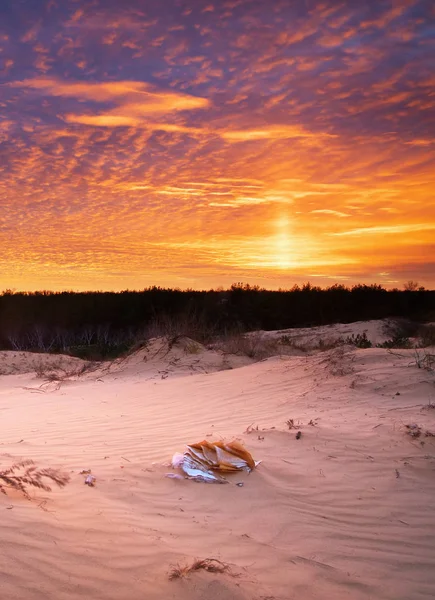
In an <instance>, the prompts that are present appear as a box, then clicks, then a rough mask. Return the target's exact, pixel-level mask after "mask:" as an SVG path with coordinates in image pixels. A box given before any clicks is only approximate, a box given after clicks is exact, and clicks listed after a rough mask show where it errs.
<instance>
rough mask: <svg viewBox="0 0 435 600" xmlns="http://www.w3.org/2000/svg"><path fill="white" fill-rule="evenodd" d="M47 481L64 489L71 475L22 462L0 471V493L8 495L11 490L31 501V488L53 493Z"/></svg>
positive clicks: (26, 461)
mask: <svg viewBox="0 0 435 600" xmlns="http://www.w3.org/2000/svg"><path fill="white" fill-rule="evenodd" d="M47 481H48V482H51V483H54V484H56V485H57V486H58V487H60V488H62V487H64V486H65V485H66V484H67V483H68V482H69V475H67V474H66V473H62V472H61V471H59V470H57V469H40V468H38V467H37V466H36V465H35V463H34V462H33V460H29V459H28V460H22V461H19V462H17V463H14V464H13V465H12V466H10V467H8V468H7V469H4V470H2V471H0V492H1V493H2V494H7V491H6V490H7V488H10V489H13V490H16V491H18V492H21V493H22V494H23V496H25V497H26V498H28V499H30V495H29V491H28V488H29V487H33V488H38V489H41V490H44V491H45V492H51V487H50V485H49V484H48V483H47Z"/></svg>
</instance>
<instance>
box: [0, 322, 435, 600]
mask: <svg viewBox="0 0 435 600" xmlns="http://www.w3.org/2000/svg"><path fill="white" fill-rule="evenodd" d="M378 325H379V324H365V325H364V326H362V325H361V324H358V326H357V327H356V329H355V328H354V329H352V326H349V325H347V326H337V327H338V329H340V327H341V328H343V327H345V328H346V330H350V333H352V332H356V333H358V332H362V331H364V330H366V331H368V337H371V336H376V335H377V333H376V332H379V328H378ZM364 327H365V329H364ZM336 329H337V328H336ZM334 331H335V330H334V328H329V333H334ZM280 334H282V332H280ZM300 334H301V331H300V330H299V333H298V335H300ZM323 334H324V332H322V335H323ZM271 335H272V334H271ZM306 335H309V336H312V335H315V331H314V330H311V331H310V332H307V333H306ZM340 335H342V332H341V330H340ZM346 335H348V333H347V334H346ZM373 341H377V339H374V340H373ZM190 343H191V342H190V341H188V342H185V343H184V344H183V343H182V341H180V343H178V344H177V345H176V346H174V347H172V348H169V347H168V346H167V345H166V346H165V344H164V343H163V342H162V341H161V340H160V341H159V340H155V341H154V342H153V343H152V344H151V345H150V347H149V348H148V349H142V350H140V351H138V352H136V353H135V354H134V355H133V356H131V357H129V358H128V359H123V360H118V361H114V362H113V363H107V364H103V365H99V366H98V367H93V368H92V369H84V370H83V372H82V373H80V370H81V366H82V364H83V363H82V361H80V360H79V359H72V358H70V357H61V358H59V357H53V356H43V355H35V354H28V353H22V352H2V353H0V373H2V375H1V376H0V417H1V420H0V445H1V447H0V467H1V468H5V467H7V466H8V465H10V464H12V463H13V462H14V461H16V460H19V459H21V458H28V459H33V460H35V461H36V462H37V463H38V464H39V465H41V466H47V467H56V468H60V469H62V470H63V471H65V472H67V473H69V475H70V477H71V481H70V483H69V484H68V485H67V486H66V487H65V488H63V489H53V491H52V492H44V491H41V490H30V493H31V496H32V499H31V500H28V499H25V498H23V497H22V496H21V495H20V494H19V493H17V492H14V491H10V490H9V491H8V495H7V496H3V495H0V511H1V513H2V515H3V517H2V535H1V538H0V597H1V598H5V599H6V598H7V599H8V600H28V599H32V600H33V599H35V600H37V599H41V600H42V599H44V600H47V599H50V600H51V599H52V600H77V599H78V598H80V599H83V598H85V599H88V600H100V599H101V600H103V599H104V600H144V599H150V600H154V599H156V598H174V599H175V598H177V599H181V600H184V599H185V600H187V599H193V600H200V599H201V600H241V599H245V600H247V599H255V600H257V599H258V600H260V599H262V600H266V599H269V600H272V599H275V600H284V599H285V600H287V599H304V600H329V599H334V600H342V599H343V600H344V599H352V600H362V599H369V598H371V599H377V600H419V599H423V598H424V599H429V598H433V597H435V544H434V537H435V504H434V498H435V438H433V437H430V436H425V434H424V432H426V431H429V432H435V409H433V408H431V406H430V403H431V402H435V386H434V381H435V378H434V374H433V373H431V372H428V371H426V370H424V369H419V368H418V367H417V365H416V363H415V360H414V357H413V351H412V350H397V351H392V352H390V351H388V350H384V349H379V348H370V349H366V350H360V349H355V348H353V347H350V346H345V347H340V348H335V349H332V350H328V351H326V352H318V353H308V354H305V355H303V354H301V355H295V356H277V357H273V358H269V359H266V360H263V361H261V362H257V363H254V362H252V361H251V360H250V359H247V358H241V357H231V356H224V355H222V353H219V352H217V351H213V350H205V349H203V348H202V347H200V346H199V347H198V348H197V349H192V347H191V346H190V345H189V344H190ZM186 344H188V345H187V346H186ZM59 360H61V367H62V372H63V374H64V375H63V377H61V379H62V380H58V378H56V377H53V376H50V375H49V373H50V372H52V371H53V370H56V369H59ZM36 372H37V373H38V374H36ZM44 373H45V375H44ZM47 374H48V376H47ZM289 419H293V420H294V423H295V425H296V426H297V427H300V429H289V427H288V425H287V424H286V422H287V421H288V420H289ZM309 423H311V424H309ZM407 424H417V425H418V426H420V427H421V428H422V434H421V436H420V437H418V438H414V437H412V436H410V435H409V431H408V429H407V428H406V425H407ZM249 426H250V427H249ZM257 427H258V429H257ZM298 431H300V432H301V434H302V435H301V437H300V439H296V433H297V432H298ZM203 439H206V440H209V441H212V440H213V439H216V440H220V439H225V440H229V441H230V440H233V439H237V440H239V441H241V442H243V443H244V444H245V446H246V448H247V449H248V450H249V451H250V452H251V453H252V455H253V456H254V458H255V459H256V460H261V461H262V462H261V464H260V465H259V466H258V468H257V469H256V470H254V471H253V472H252V473H251V474H249V475H248V474H245V473H242V474H233V475H229V476H228V479H229V481H230V483H229V484H228V485H216V484H204V483H197V482H194V481H191V480H186V479H182V480H174V479H169V478H167V477H165V474H166V473H168V472H171V467H170V466H169V464H170V461H171V457H172V455H173V453H174V452H180V451H183V449H184V446H185V444H186V443H193V442H197V441H200V440H203ZM87 469H91V471H92V474H93V475H94V476H95V477H96V485H95V487H89V486H86V485H84V475H82V474H80V472H81V471H82V470H87ZM241 482H242V483H243V484H244V485H243V486H241V487H239V486H237V485H236V483H241ZM204 558H216V559H219V560H220V561H222V562H224V563H226V564H228V565H229V566H230V571H229V572H228V573H223V574H220V573H206V572H203V571H198V572H195V573H192V574H191V575H190V576H188V577H185V578H182V579H178V580H175V581H170V580H169V574H170V572H171V569H172V568H173V566H174V565H177V564H180V565H188V564H190V563H192V561H193V560H195V559H204Z"/></svg>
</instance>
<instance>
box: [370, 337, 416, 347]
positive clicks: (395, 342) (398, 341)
mask: <svg viewBox="0 0 435 600" xmlns="http://www.w3.org/2000/svg"><path fill="white" fill-rule="evenodd" d="M376 347H377V348H387V349H392V348H396V349H402V350H406V349H409V348H412V342H411V340H410V339H409V338H402V337H399V338H393V339H391V340H386V341H385V342H381V343H380V344H376Z"/></svg>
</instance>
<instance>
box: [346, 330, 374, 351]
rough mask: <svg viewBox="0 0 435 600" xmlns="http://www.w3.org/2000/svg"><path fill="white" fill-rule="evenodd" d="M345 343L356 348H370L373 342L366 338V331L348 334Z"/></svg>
mask: <svg viewBox="0 0 435 600" xmlns="http://www.w3.org/2000/svg"><path fill="white" fill-rule="evenodd" d="M344 343H345V344H351V345H352V346H356V347H357V348H371V347H372V346H373V344H372V343H371V341H370V340H369V339H368V337H367V334H366V332H364V333H358V334H357V335H354V334H352V335H350V336H348V337H347V338H346V339H345V340H344Z"/></svg>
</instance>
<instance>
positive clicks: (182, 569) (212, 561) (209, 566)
mask: <svg viewBox="0 0 435 600" xmlns="http://www.w3.org/2000/svg"><path fill="white" fill-rule="evenodd" d="M200 570H204V571H207V572H209V573H230V574H231V571H230V567H229V565H227V564H225V563H223V562H222V561H220V560H218V559H217V558H204V559H202V560H195V561H194V562H193V563H192V564H191V565H185V566H180V565H177V566H176V567H173V568H172V569H171V571H170V572H169V579H170V580H171V581H173V580H175V579H181V578H183V577H188V576H189V575H190V573H193V572H194V571H200Z"/></svg>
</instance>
